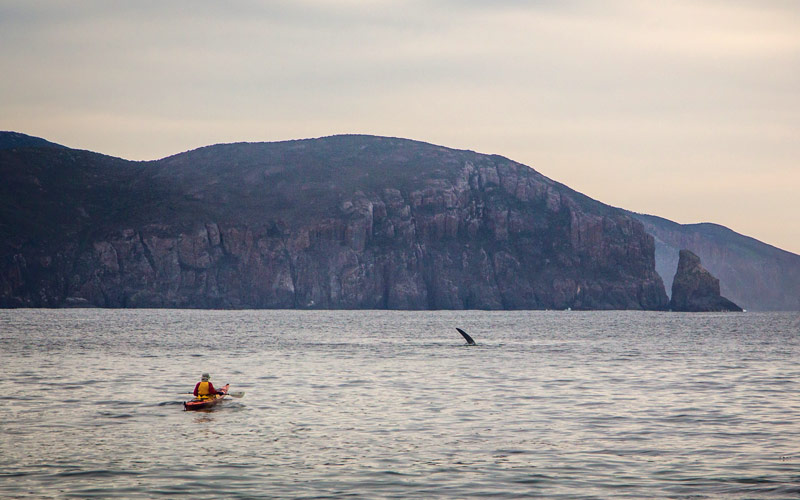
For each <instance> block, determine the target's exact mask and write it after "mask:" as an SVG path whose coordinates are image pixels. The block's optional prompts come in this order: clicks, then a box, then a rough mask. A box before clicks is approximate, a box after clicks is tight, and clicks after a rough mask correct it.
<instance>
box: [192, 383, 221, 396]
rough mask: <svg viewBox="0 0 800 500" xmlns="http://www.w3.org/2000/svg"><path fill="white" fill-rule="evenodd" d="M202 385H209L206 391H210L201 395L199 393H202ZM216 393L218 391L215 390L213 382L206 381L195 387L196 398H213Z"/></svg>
mask: <svg viewBox="0 0 800 500" xmlns="http://www.w3.org/2000/svg"><path fill="white" fill-rule="evenodd" d="M202 384H208V388H207V389H206V391H208V392H206V391H203V393H202V394H200V392H199V391H200V386H201V385H202ZM216 393H217V390H216V389H214V384H212V383H211V382H208V381H205V382H204V381H200V382H198V383H197V385H196V386H194V395H195V396H213V395H214V394H216Z"/></svg>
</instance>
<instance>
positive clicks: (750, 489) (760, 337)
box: [0, 309, 800, 498]
mask: <svg viewBox="0 0 800 500" xmlns="http://www.w3.org/2000/svg"><path fill="white" fill-rule="evenodd" d="M457 326H458V327H461V328H463V329H465V330H466V331H467V332H468V333H470V334H471V335H472V336H473V337H474V338H475V340H476V341H477V342H478V345H477V346H474V347H466V346H464V341H463V339H462V338H461V337H460V336H459V334H458V333H457V332H456V330H455V327H457ZM798 359H800V318H798V315H797V313H769V314H759V313H747V314H677V313H640V312H479V311H469V312H391V311H390V312H387V311H313V312H308V311H307V312H303V311H196V310H195V311H187V310H182V311H176V310H89V309H87V310H0V367H2V375H3V377H4V381H5V382H6V389H7V391H6V401H5V404H4V405H2V406H0V497H2V498H92V497H99V498H110V497H114V498H159V497H170V498H181V497H183V498H344V497H349V498H474V497H492V498H520V497H532V496H540V497H547V498H559V497H564V498H576V497H578V498H686V497H693V498H720V497H724V498H797V497H799V496H800V396H798V394H800V364H798V362H797V360H798ZM204 371H207V372H210V373H211V375H212V382H214V383H215V384H216V385H218V386H221V385H224V384H225V383H227V382H230V383H231V388H232V390H243V391H245V392H246V395H245V397H244V398H242V399H232V400H229V401H227V402H226V403H224V404H223V405H222V406H220V407H217V408H216V409H215V410H213V411H211V412H205V413H202V412H184V411H183V409H182V401H184V400H186V399H188V396H185V395H182V394H181V393H186V392H189V391H190V390H191V389H192V388H193V387H194V384H195V383H196V382H197V381H198V380H199V376H200V374H201V373H202V372H204Z"/></svg>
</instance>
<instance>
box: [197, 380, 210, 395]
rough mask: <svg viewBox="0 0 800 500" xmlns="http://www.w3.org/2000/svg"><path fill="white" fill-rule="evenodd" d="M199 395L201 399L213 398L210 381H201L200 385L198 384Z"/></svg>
mask: <svg viewBox="0 0 800 500" xmlns="http://www.w3.org/2000/svg"><path fill="white" fill-rule="evenodd" d="M197 397H198V398H200V399H211V398H213V396H212V395H211V391H210V390H209V389H208V381H205V382H200V385H199V386H197Z"/></svg>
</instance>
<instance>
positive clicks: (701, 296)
mask: <svg viewBox="0 0 800 500" xmlns="http://www.w3.org/2000/svg"><path fill="white" fill-rule="evenodd" d="M719 290H720V289H719V280H718V279H717V278H715V277H714V276H712V275H711V273H709V272H708V270H706V269H705V268H704V267H703V266H702V265H701V264H700V257H698V256H697V255H695V254H693V253H692V252H690V251H689V250H681V251H680V257H679V260H678V270H677V272H676V273H675V278H674V279H673V281H672V299H671V300H670V302H669V307H670V309H672V310H673V311H680V312H723V311H738V312H741V311H742V308H740V307H739V306H737V305H736V304H734V303H733V302H731V301H730V300H728V299H726V298H725V297H722V296H721V295H720V292H719Z"/></svg>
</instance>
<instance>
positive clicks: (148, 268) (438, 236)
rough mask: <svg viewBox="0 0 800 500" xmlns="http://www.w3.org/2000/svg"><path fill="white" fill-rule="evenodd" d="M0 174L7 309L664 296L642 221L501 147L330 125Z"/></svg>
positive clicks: (64, 155)
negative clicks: (353, 131)
mask: <svg viewBox="0 0 800 500" xmlns="http://www.w3.org/2000/svg"><path fill="white" fill-rule="evenodd" d="M0 175H1V176H2V181H3V182H0V195H2V196H3V197H4V198H3V199H4V200H8V201H7V202H6V203H5V204H3V205H2V206H0V211H2V212H0V216H2V218H0V236H2V237H3V238H2V239H0V306H5V307H21V306H27V307H43V306H45V307H46V306H58V305H60V304H63V303H64V302H65V300H66V298H67V297H71V298H73V299H85V300H86V301H87V302H88V303H90V304H93V305H97V306H102V307H177V308H181V307H201V308H337V309H356V308H363V309H385V308H389V309H566V308H572V309H665V308H666V305H667V302H668V299H667V296H666V293H665V290H664V286H663V282H662V281H661V278H660V277H659V276H658V274H657V273H656V272H655V267H654V266H655V265H654V257H653V254H654V243H653V238H652V237H651V236H649V235H648V234H646V233H645V231H644V229H643V227H642V224H641V223H640V222H638V221H636V220H634V219H633V218H631V217H629V216H628V215H627V214H625V213H624V212H623V211H621V210H619V209H615V208H612V207H609V206H607V205H604V204H602V203H599V202H597V201H595V200H592V199H589V198H587V197H585V196H583V195H581V194H580V193H577V192H575V191H573V190H571V189H569V188H567V187H566V186H563V185H561V184H558V183H556V182H553V181H552V180H550V179H548V178H546V177H544V176H542V175H541V174H539V173H538V172H536V171H535V170H533V169H531V168H529V167H526V166H524V165H520V164H518V163H515V162H513V161H511V160H508V159H506V158H502V157H499V156H488V155H481V154H477V153H473V152H470V151H458V150H451V149H446V148H442V147H438V146H433V145H430V144H424V143H420V142H414V141H408V140H402V139H391V138H383V137H370V136H336V137H329V138H323V139H313V140H305V141H290V142H281V143H261V144H226V145H217V146H211V147H207V148H201V149H199V150H195V151H190V152H188V153H183V154H179V155H176V156H172V157H169V158H165V159H163V160H158V161H153V162H142V163H136V162H127V161H125V160H120V159H116V158H110V157H106V156H102V155H98V154H95V153H90V152H86V151H75V150H71V149H67V148H62V149H57V148H39V149H36V148H25V149H18V150H17V149H10V150H0ZM34 179H35V180H36V182H34Z"/></svg>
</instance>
